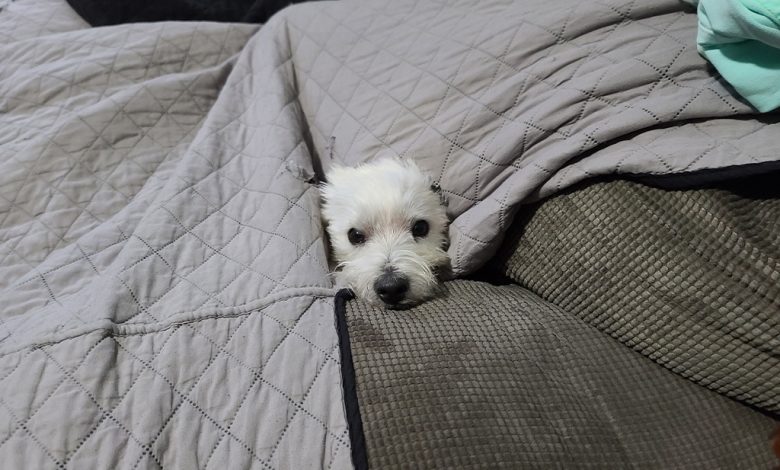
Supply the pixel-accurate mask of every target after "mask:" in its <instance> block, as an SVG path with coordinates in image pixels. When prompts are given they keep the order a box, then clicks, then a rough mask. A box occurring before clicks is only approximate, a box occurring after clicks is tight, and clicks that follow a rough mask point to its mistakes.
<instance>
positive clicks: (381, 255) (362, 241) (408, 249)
mask: <svg viewBox="0 0 780 470" xmlns="http://www.w3.org/2000/svg"><path fill="white" fill-rule="evenodd" d="M326 179H327V183H325V184H323V185H322V187H321V189H322V199H323V205H322V215H323V218H324V219H325V222H326V224H327V231H328V235H329V237H330V242H331V245H332V246H333V255H334V257H335V261H336V263H337V266H336V275H337V276H338V278H339V280H340V282H341V283H343V284H345V285H347V286H349V287H350V288H351V289H352V290H353V291H354V292H355V294H356V295H357V296H358V297H361V298H363V299H365V300H368V301H369V302H372V303H380V302H381V303H384V304H385V305H387V306H388V307H390V308H404V307H409V306H412V305H415V304H418V303H420V302H422V301H423V300H426V299H428V298H430V297H432V296H433V295H434V294H435V292H436V290H437V288H438V284H439V282H438V281H439V276H438V275H439V273H440V272H446V270H448V269H449V266H450V260H449V257H448V256H447V252H446V251H445V250H446V249H447V245H448V237H447V230H448V220H447V213H446V208H445V207H444V205H443V204H442V199H441V197H440V195H439V193H438V190H437V188H436V187H432V186H431V182H430V180H429V179H428V177H426V176H425V175H424V174H423V173H422V172H421V171H420V170H419V169H418V168H417V166H416V165H415V164H414V163H413V162H411V161H402V160H400V159H394V158H387V159H381V160H378V161H375V162H372V163H367V164H364V165H361V166H358V167H355V168H347V167H335V168H333V169H331V170H330V171H329V172H328V174H327V177H326Z"/></svg>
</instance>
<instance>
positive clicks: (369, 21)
mask: <svg viewBox="0 0 780 470" xmlns="http://www.w3.org/2000/svg"><path fill="white" fill-rule="evenodd" d="M0 6H1V7H2V8H3V9H2V11H0V260H1V261H0V292H1V294H0V296H1V297H0V298H2V305H1V307H0V462H2V463H3V465H2V467H3V468H54V467H56V468H133V469H135V468H154V467H160V468H162V467H169V468H217V467H226V468H243V467H257V468H345V467H349V466H350V461H349V454H350V449H349V442H348V438H347V428H346V422H345V418H344V410H343V400H342V393H341V389H340V386H339V384H340V376H339V357H338V348H337V337H336V333H335V330H334V328H333V301H332V293H333V288H332V285H331V281H330V278H329V277H328V275H327V272H328V265H327V260H326V247H325V245H324V243H323V241H322V238H321V224H320V220H319V212H318V194H317V189H316V186H314V185H312V184H311V183H312V181H313V180H314V179H316V176H317V175H321V174H322V171H323V170H324V169H326V168H327V167H328V166H329V165H331V164H332V161H331V159H330V156H331V155H332V158H333V159H335V160H338V161H341V162H344V163H354V162H357V161H362V160H366V159H370V158H374V157H376V156H378V155H384V154H390V155H399V156H401V157H403V158H415V159H417V160H418V162H419V164H420V166H421V167H423V168H424V169H425V170H427V171H428V172H430V173H431V174H432V175H433V176H434V178H435V179H436V180H438V181H440V183H441V185H442V187H443V188H444V190H445V191H446V194H447V196H448V198H449V200H450V211H451V215H452V216H453V218H454V223H453V228H452V236H453V244H452V248H451V254H452V255H453V260H454V263H455V268H456V271H457V272H458V273H466V272H469V271H471V270H473V269H474V268H475V267H477V266H478V265H480V264H481V263H483V262H484V261H485V259H486V258H487V257H488V256H490V255H491V253H492V252H493V251H494V250H495V248H496V246H497V245H498V243H499V242H500V235H501V233H502V232H503V231H504V230H505V228H506V227H507V225H508V224H509V223H510V221H511V218H512V215H513V213H514V211H516V209H517V207H518V206H519V204H521V203H522V202H525V201H527V200H530V199H533V198H535V197H539V196H541V195H546V194H549V193H551V192H553V191H555V190H557V189H559V188H562V187H564V186H566V185H569V184H571V183H573V182H575V181H577V180H579V179H582V178H584V177H586V176H589V175H594V174H601V173H645V174H670V173H692V172H698V171H704V170H706V171H709V172H710V173H711V172H713V171H717V170H724V171H726V170H728V171H734V169H735V168H744V169H747V168H755V167H756V165H761V164H771V163H772V162H773V161H775V160H777V159H778V158H779V157H778V153H777V151H776V150H777V148H778V145H777V139H778V137H777V136H778V135H780V132H778V130H779V129H778V125H777V124H776V123H775V122H774V121H772V119H763V120H757V119H753V118H750V117H749V115H750V114H751V113H752V110H751V108H749V107H748V106H747V105H745V104H744V103H742V102H740V101H739V100H738V99H737V98H735V97H733V96H732V94H731V93H730V91H729V90H728V89H727V88H726V86H725V85H723V84H722V83H721V81H720V80H719V79H718V78H717V77H716V76H714V75H713V73H712V71H711V70H709V69H708V68H707V67H706V64H705V62H704V61H703V60H702V59H700V58H699V57H698V55H697V54H696V50H695V44H694V40H693V39H694V35H695V29H694V28H695V19H694V17H693V16H692V15H691V14H689V13H685V12H683V11H681V10H680V6H679V4H678V2H677V1H676V0H656V1H653V2H633V1H631V2H629V1H627V0H610V1H604V2H587V3H576V4H575V3H572V2H564V1H561V0H554V1H551V0H545V1H539V2H530V1H529V2H506V1H499V0H492V1H489V2H473V1H448V2H439V1H436V2H433V1H431V2H425V1H419V2H418V1H413V0H407V1H403V2H390V3H388V2H383V1H367V2H357V1H354V2H333V3H330V2H326V3H317V4H310V5H303V6H298V7H293V8H290V9H287V10H285V11H284V12H283V13H282V14H280V15H277V16H276V17H275V18H274V19H272V20H271V21H270V22H269V23H268V24H267V25H264V26H263V27H261V28H259V30H258V28H257V27H253V26H246V25H242V26H239V25H229V24H214V23H155V24H133V25H123V26H115V27H106V28H94V29H93V28H88V27H87V25H86V24H85V23H84V22H83V21H82V20H81V19H80V18H78V17H77V16H75V15H74V14H73V12H72V11H70V10H69V9H68V7H67V6H66V5H65V3H64V2H62V1H60V0H18V1H15V2H2V3H0Z"/></svg>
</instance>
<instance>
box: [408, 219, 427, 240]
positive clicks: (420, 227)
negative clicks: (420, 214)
mask: <svg viewBox="0 0 780 470" xmlns="http://www.w3.org/2000/svg"><path fill="white" fill-rule="evenodd" d="M426 235H428V222H426V221H424V220H418V221H416V222H415V223H414V225H412V236H413V237H414V238H422V237H424V236H426Z"/></svg>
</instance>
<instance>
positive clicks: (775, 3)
mask: <svg viewBox="0 0 780 470" xmlns="http://www.w3.org/2000/svg"><path fill="white" fill-rule="evenodd" d="M687 3H695V2H691V1H688V2H687ZM698 4H699V6H698V15H699V33H698V38H697V43H698V49H699V53H701V54H702V55H703V56H704V57H705V58H707V60H709V61H710V62H711V63H712V65H714V66H715V68H716V69H717V70H718V72H720V74H721V75H722V76H723V78H724V79H726V81H728V82H729V83H730V84H731V85H732V86H733V87H734V88H735V89H736V91H737V92H738V93H739V94H740V95H742V96H743V97H744V98H745V99H746V100H747V101H748V102H750V104H752V105H753V106H754V107H755V108H757V109H758V110H759V111H762V112H767V111H771V110H773V109H776V108H778V107H780V0H700V1H699V2H698Z"/></svg>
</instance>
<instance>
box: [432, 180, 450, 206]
mask: <svg viewBox="0 0 780 470" xmlns="http://www.w3.org/2000/svg"><path fill="white" fill-rule="evenodd" d="M431 191H433V192H434V194H438V195H439V201H441V205H442V206H446V205H447V198H445V197H444V193H443V192H442V191H441V186H440V185H439V183H436V182H434V183H431Z"/></svg>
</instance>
